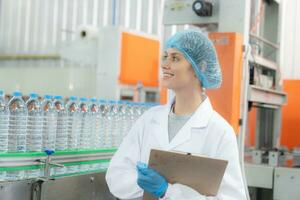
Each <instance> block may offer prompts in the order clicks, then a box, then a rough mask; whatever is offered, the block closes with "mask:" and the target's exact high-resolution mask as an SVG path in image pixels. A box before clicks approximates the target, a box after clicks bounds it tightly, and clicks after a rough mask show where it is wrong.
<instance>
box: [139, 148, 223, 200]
mask: <svg viewBox="0 0 300 200" xmlns="http://www.w3.org/2000/svg"><path fill="white" fill-rule="evenodd" d="M227 165H228V161H226V160H220V159H213V158H208V157H203V156H198V155H191V154H189V153H183V152H175V151H163V150H157V149H151V153H150V158H149V163H148V166H149V167H150V168H152V169H154V170H156V171H157V172H158V173H160V174H161V175H162V176H164V177H165V178H166V179H167V181H168V182H169V183H171V184H174V183H181V184H184V185H187V186H189V187H191V188H193V189H194V190H196V191H198V192H199V193H201V194H202V195H206V196H216V195H217V193H218V190H219V187H220V184H221V182H222V179H223V176H224V173H225V169H226V167H227ZM143 200H157V198H155V197H153V196H151V195H150V194H148V193H147V192H144V196H143Z"/></svg>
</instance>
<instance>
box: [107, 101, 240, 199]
mask: <svg viewBox="0 0 300 200" xmlns="http://www.w3.org/2000/svg"><path fill="white" fill-rule="evenodd" d="M170 108H171V104H167V105H163V106H156V107H153V108H151V109H149V110H148V111H147V112H145V113H144V114H143V115H142V116H141V117H140V118H139V119H138V120H137V122H136V123H135V125H134V126H133V127H132V129H131V130H130V132H129V133H128V135H127V136H126V137H125V138H124V140H123V142H122V144H121V145H120V147H119V149H118V151H117V152H116V153H115V155H114V156H113V158H112V160H111V162H110V165H109V168H108V170H107V174H106V181H107V184H108V187H109V189H110V192H111V193H112V194H113V195H114V196H116V197H118V198H120V199H135V198H138V197H141V196H142V195H143V190H142V189H141V188H140V187H139V186H138V185H137V171H136V164H137V162H138V161H141V162H144V163H148V159H149V155H150V150H151V149H153V148H155V149H162V150H177V151H183V152H189V153H192V154H200V155H204V156H208V157H212V158H220V159H225V160H228V161H229V163H228V166H227V168H226V171H225V175H224V177H223V180H222V183H221V186H220V189H219V192H218V195H217V196H216V197H206V196H204V195H201V194H199V193H198V192H196V191H195V190H193V189H192V188H190V187H188V186H185V185H182V184H180V183H178V184H173V185H171V184H169V187H168V189H167V191H166V195H165V198H164V199H170V200H217V199H218V200H245V199H246V195H245V190H244V184H243V180H242V175H241V170H240V165H239V160H238V159H239V158H238V148H237V142H236V135H235V133H234V131H233V129H232V127H231V126H230V125H229V124H228V123H227V122H226V121H225V120H224V119H223V118H222V117H221V116H220V115H219V114H218V113H217V112H215V111H214V110H213V108H212V106H211V103H210V101H209V98H206V99H205V100H204V101H203V103H202V104H201V105H200V106H199V107H198V108H197V110H196V112H195V113H194V114H193V116H192V117H191V118H190V119H189V120H188V121H187V123H186V124H185V125H184V126H183V127H182V128H181V129H180V130H179V132H178V133H177V135H176V136H175V137H174V138H173V140H172V141H171V142H169V141H168V114H169V112H170ZM199 181H201V180H199ZM203 181H205V180H203Z"/></svg>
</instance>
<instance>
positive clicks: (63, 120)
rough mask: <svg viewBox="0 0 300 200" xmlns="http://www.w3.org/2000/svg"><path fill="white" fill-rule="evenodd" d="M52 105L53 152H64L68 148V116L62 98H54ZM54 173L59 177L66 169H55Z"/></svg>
mask: <svg viewBox="0 0 300 200" xmlns="http://www.w3.org/2000/svg"><path fill="white" fill-rule="evenodd" d="M53 104H54V108H55V110H56V112H57V126H56V140H55V150H56V151H65V150H67V148H68V132H67V123H68V118H67V117H68V116H67V112H66V110H65V107H64V103H63V100H62V96H55V97H54V102H53ZM54 171H55V175H61V174H64V173H66V168H60V167H57V168H55V170H54Z"/></svg>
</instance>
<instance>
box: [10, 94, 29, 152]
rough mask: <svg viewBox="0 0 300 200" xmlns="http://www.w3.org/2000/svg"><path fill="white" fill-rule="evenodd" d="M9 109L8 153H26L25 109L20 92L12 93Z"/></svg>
mask: <svg viewBox="0 0 300 200" xmlns="http://www.w3.org/2000/svg"><path fill="white" fill-rule="evenodd" d="M8 107H9V112H10V116H9V135H8V151H9V152H25V151H26V133H27V132H26V128H27V127H26V126H27V109H26V105H25V102H24V101H23V99H22V93H21V92H14V93H13V97H12V98H11V99H10V101H9V102H8Z"/></svg>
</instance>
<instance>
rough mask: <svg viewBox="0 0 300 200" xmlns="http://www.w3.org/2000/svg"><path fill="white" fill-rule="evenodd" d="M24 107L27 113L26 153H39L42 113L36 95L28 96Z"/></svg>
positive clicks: (40, 148) (40, 147)
mask: <svg viewBox="0 0 300 200" xmlns="http://www.w3.org/2000/svg"><path fill="white" fill-rule="evenodd" d="M26 107H27V111H28V117H27V139H26V151H41V150H42V131H43V113H42V109H41V104H40V102H39V100H38V95H37V94H36V93H31V94H30V95H29V99H28V100H27V102H26Z"/></svg>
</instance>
